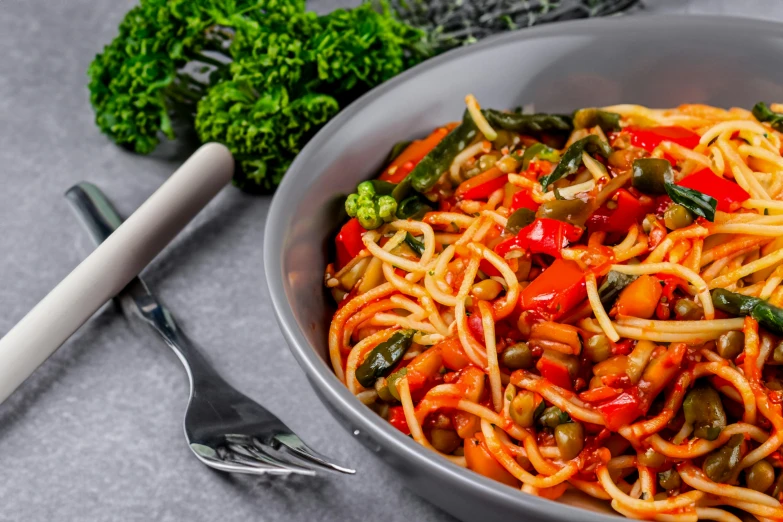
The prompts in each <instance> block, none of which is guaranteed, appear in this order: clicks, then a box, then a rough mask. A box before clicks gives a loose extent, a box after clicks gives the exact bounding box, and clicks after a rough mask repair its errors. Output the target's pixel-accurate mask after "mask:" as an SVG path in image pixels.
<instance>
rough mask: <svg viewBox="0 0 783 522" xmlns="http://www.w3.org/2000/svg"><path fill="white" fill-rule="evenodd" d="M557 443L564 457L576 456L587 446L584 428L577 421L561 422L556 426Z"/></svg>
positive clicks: (567, 458)
mask: <svg viewBox="0 0 783 522" xmlns="http://www.w3.org/2000/svg"><path fill="white" fill-rule="evenodd" d="M555 444H557V449H559V450H560V456H561V457H562V458H563V459H565V460H571V459H573V458H575V457H576V456H577V455H579V452H581V451H582V448H584V446H585V432H584V428H582V425H581V424H578V423H576V422H568V423H566V424H559V425H558V426H556V427H555Z"/></svg>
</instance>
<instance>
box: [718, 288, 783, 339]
mask: <svg viewBox="0 0 783 522" xmlns="http://www.w3.org/2000/svg"><path fill="white" fill-rule="evenodd" d="M710 295H711V296H712V304H713V305H715V308H717V309H718V310H721V311H722V312H726V313H727V314H731V315H738V316H742V315H749V316H751V317H752V318H753V319H755V320H756V321H758V322H759V324H760V325H761V326H763V327H764V328H766V329H767V330H769V331H770V332H771V333H773V334H775V335H783V309H780V308H778V307H777V306H774V305H771V304H769V303H767V302H766V301H764V300H763V299H759V298H758V297H750V296H745V295H742V294H736V293H734V292H730V291H728V290H724V289H723V288H715V289H714V290H712V291H711V292H710Z"/></svg>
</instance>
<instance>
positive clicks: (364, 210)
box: [356, 206, 383, 230]
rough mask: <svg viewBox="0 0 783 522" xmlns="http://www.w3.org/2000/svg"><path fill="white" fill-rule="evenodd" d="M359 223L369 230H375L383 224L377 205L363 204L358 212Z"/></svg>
mask: <svg viewBox="0 0 783 522" xmlns="http://www.w3.org/2000/svg"><path fill="white" fill-rule="evenodd" d="M356 218H357V219H358V220H359V224H360V225H361V226H362V227H364V228H365V229H367V230H375V229H376V228H378V227H379V226H381V225H383V219H381V217H380V216H379V215H378V212H377V211H376V210H375V206H361V207H359V210H358V211H357V212H356Z"/></svg>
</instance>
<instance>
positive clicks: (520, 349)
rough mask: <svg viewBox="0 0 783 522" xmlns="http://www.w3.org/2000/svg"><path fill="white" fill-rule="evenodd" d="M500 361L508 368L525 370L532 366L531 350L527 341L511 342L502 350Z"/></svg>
mask: <svg viewBox="0 0 783 522" xmlns="http://www.w3.org/2000/svg"><path fill="white" fill-rule="evenodd" d="M500 362H501V363H503V366H505V367H506V368H508V369H509V370H522V369H524V370H527V369H528V368H532V367H533V352H532V351H531V350H530V347H529V346H528V345H527V343H517V344H513V345H511V346H509V347H508V348H506V349H505V350H503V353H502V354H501V355H500Z"/></svg>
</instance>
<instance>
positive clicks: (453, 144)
mask: <svg viewBox="0 0 783 522" xmlns="http://www.w3.org/2000/svg"><path fill="white" fill-rule="evenodd" d="M478 133H479V131H478V127H476V124H475V122H474V121H473V118H471V117H470V113H469V112H468V111H465V114H464V116H463V117H462V123H460V124H459V125H458V126H457V128H455V129H454V130H452V131H451V132H450V133H448V134H447V135H446V137H445V138H443V139H442V140H441V141H440V143H438V144H437V145H436V146H435V148H434V149H432V150H431V151H430V152H429V153H428V154H427V155H426V156H424V158H423V159H422V160H421V161H420V162H418V163H417V164H416V166H415V167H413V170H412V171H411V172H410V173H409V174H408V176H407V177H406V178H405V179H406V180H407V183H409V184H410V186H411V187H413V189H414V190H416V191H417V192H422V193H424V192H427V191H428V190H430V189H431V188H432V187H434V186H435V183H437V182H438V180H439V179H440V176H441V175H442V174H443V173H444V172H446V171H447V170H448V169H449V167H450V166H451V163H452V162H453V161H454V158H455V157H456V156H457V154H459V153H460V152H462V151H463V150H465V148H466V147H467V146H468V145H470V143H471V142H472V141H473V139H474V138H475V137H476V136H477V135H478ZM398 188H399V187H398ZM395 196H399V194H397V193H396V191H395ZM398 199H399V197H398Z"/></svg>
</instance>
